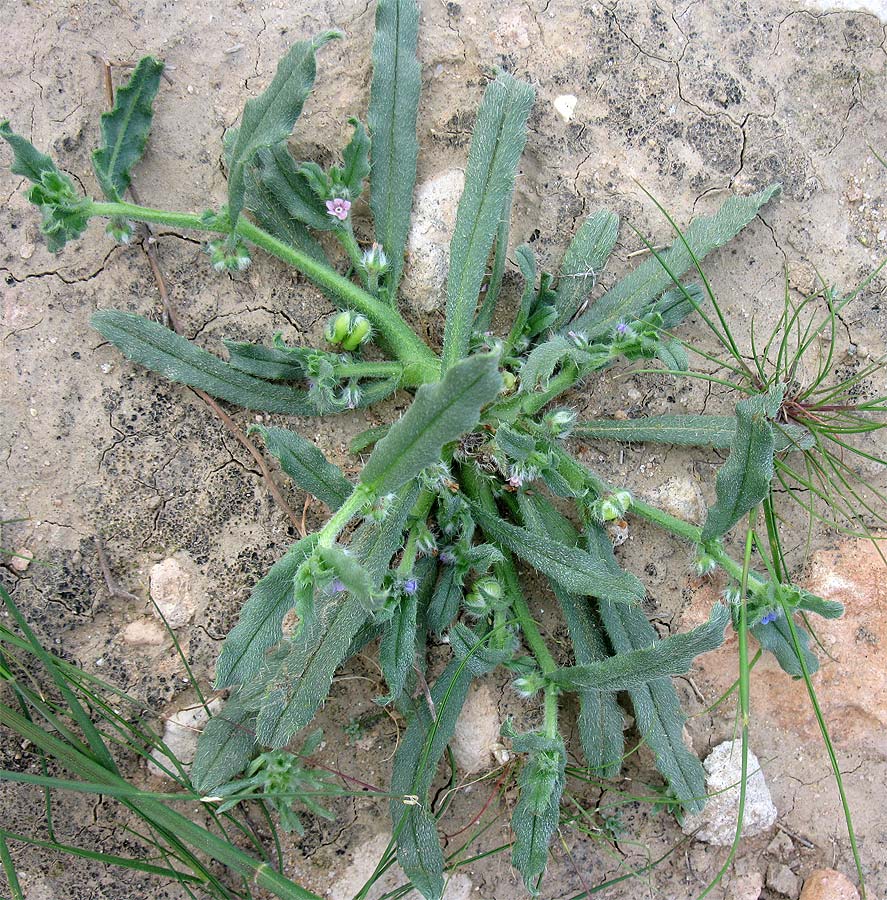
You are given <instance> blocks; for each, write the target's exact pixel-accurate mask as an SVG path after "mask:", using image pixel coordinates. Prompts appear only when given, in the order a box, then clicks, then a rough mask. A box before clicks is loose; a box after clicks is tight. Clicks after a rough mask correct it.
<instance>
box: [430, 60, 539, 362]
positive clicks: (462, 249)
mask: <svg viewBox="0 0 887 900" xmlns="http://www.w3.org/2000/svg"><path fill="white" fill-rule="evenodd" d="M533 96H534V93H533V89H532V88H531V87H530V85H528V84H525V83H524V82H522V81H517V80H516V79H514V78H512V77H511V76H510V75H507V74H505V73H501V74H500V75H499V77H498V78H496V80H495V81H494V82H492V83H491V84H490V85H489V87H488V88H487V90H486V92H485V93H484V99H483V102H482V103H481V105H480V109H479V110H478V113H477V124H476V125H475V126H474V134H473V136H472V139H471V150H470V151H469V154H468V168H467V170H466V172H465V190H464V191H463V192H462V197H461V199H460V200H459V208H458V210H457V213H456V227H455V230H454V232H453V239H452V241H451V242H450V271H449V275H448V277H447V317H446V328H445V330H444V345H443V354H442V366H443V370H444V371H446V370H447V369H448V368H449V367H450V366H452V365H454V364H455V363H456V362H457V361H458V360H460V359H462V357H464V356H465V354H466V353H467V352H468V339H469V338H470V336H471V327H472V323H473V321H474V312H475V308H476V307H477V298H478V294H479V293H480V287H481V283H482V282H483V279H484V273H485V272H486V268H487V260H488V258H489V255H490V249H491V247H492V246H493V239H494V238H495V236H496V231H497V229H498V228H499V222H500V219H501V216H502V211H503V209H504V208H505V206H506V204H507V203H508V198H509V197H510V196H511V192H512V190H513V189H514V177H515V173H516V171H517V165H518V162H519V160H520V156H521V153H523V150H524V144H525V143H526V140H527V130H526V127H527V117H528V116H529V114H530V107H531V106H532V105H533Z"/></svg>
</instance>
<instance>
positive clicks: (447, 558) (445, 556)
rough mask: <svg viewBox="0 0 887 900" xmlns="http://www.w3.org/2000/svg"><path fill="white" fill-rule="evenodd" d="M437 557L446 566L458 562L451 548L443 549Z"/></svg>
mask: <svg viewBox="0 0 887 900" xmlns="http://www.w3.org/2000/svg"><path fill="white" fill-rule="evenodd" d="M437 558H438V560H439V561H440V562H441V563H442V564H443V565H445V566H451V565H453V563H454V562H456V556H455V554H453V553H451V552H450V551H449V550H442V551H441V553H440V555H439V556H438V557H437Z"/></svg>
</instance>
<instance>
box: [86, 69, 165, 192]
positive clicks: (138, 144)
mask: <svg viewBox="0 0 887 900" xmlns="http://www.w3.org/2000/svg"><path fill="white" fill-rule="evenodd" d="M162 72H163V63H162V62H160V60H157V59H154V58H153V57H152V56H145V57H143V58H142V59H140V60H139V62H138V65H137V66H136V67H135V69H134V70H133V73H132V75H130V76H129V80H128V81H127V82H126V84H125V85H123V87H121V88H120V89H119V90H118V91H117V95H116V97H115V98H114V108H113V109H112V110H111V111H110V112H105V113H102V119H101V128H102V140H103V144H102V146H101V147H100V148H99V149H98V150H95V151H93V154H92V166H93V168H94V169H95V174H96V177H97V178H98V180H99V184H100V185H101V187H102V191H103V192H104V194H105V196H106V197H107V198H108V199H109V200H120V198H121V197H122V196H123V195H124V194H125V193H126V191H127V189H128V188H129V185H130V181H131V180H132V176H131V174H130V173H131V171H132V168H133V166H134V165H135V164H136V163H137V162H138V161H139V160H140V159H141V158H142V154H143V153H144V152H145V145H146V144H147V143H148V132H149V131H150V130H151V120H152V119H153V117H154V109H153V103H154V98H155V97H156V96H157V89H158V88H159V87H160V75H161V73H162Z"/></svg>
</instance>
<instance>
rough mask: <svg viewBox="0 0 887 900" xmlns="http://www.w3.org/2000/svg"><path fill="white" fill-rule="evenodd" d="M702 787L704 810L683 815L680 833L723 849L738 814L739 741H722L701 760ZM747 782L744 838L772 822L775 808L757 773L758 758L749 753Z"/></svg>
mask: <svg viewBox="0 0 887 900" xmlns="http://www.w3.org/2000/svg"><path fill="white" fill-rule="evenodd" d="M704 766H705V787H706V790H707V791H708V793H709V794H710V795H711V796H709V798H708V801H707V802H706V804H705V809H704V810H703V811H702V812H701V813H697V814H696V815H692V816H687V817H686V818H685V819H684V822H683V826H682V827H683V830H684V834H693V833H694V832H695V834H694V837H695V838H696V840H698V841H705V843H707V844H715V845H716V846H718V847H727V846H729V845H730V844H732V843H733V838H734V836H735V834H736V818H737V816H738V814H739V781H740V778H741V773H742V748H741V744H740V742H739V741H724V743H722V744H718V746H717V747H715V748H714V750H712V752H711V753H710V754H709V755H708V758H707V759H706V760H705V763H704ZM748 771H749V777H748V783H747V785H746V796H745V814H744V816H743V823H742V834H743V836H744V837H750V836H751V835H755V834H760V833H761V832H762V831H766V830H767V829H768V828H771V827H772V826H773V823H774V822H775V821H776V807H775V806H774V805H773V800H772V798H771V797H770V789H769V788H768V787H767V782H766V781H765V779H764V773H763V772H762V771H761V765H760V763H759V762H758V758H757V757H756V756H755V755H754V753H752V752H751V751H749V754H748Z"/></svg>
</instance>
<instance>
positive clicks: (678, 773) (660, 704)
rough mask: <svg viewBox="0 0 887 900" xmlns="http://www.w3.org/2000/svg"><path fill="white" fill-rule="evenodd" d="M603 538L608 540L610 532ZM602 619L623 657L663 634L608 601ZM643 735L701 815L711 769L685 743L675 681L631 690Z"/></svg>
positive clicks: (638, 614)
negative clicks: (707, 777)
mask: <svg viewBox="0 0 887 900" xmlns="http://www.w3.org/2000/svg"><path fill="white" fill-rule="evenodd" d="M603 539H604V540H607V537H606V534H604V535H603ZM599 611H600V615H601V621H602V622H603V624H604V629H605V630H606V632H607V637H608V638H609V639H610V644H611V646H612V647H613V650H614V651H615V652H616V653H617V654H620V655H621V654H624V653H631V652H633V651H635V650H636V649H638V648H643V647H649V646H650V645H654V644H655V643H656V642H657V641H658V636H657V634H656V632H655V631H654V630H653V627H652V626H651V625H650V623H649V622H648V621H647V619H646V617H645V616H644V614H643V612H642V611H641V610H640V609H638V608H637V607H632V606H626V605H625V604H620V603H609V602H603V603H601V604H600V606H599ZM629 695H630V697H631V703H632V706H633V708H634V713H635V721H636V723H637V728H638V731H639V732H640V733H641V735H642V737H643V738H644V741H645V742H646V743H647V745H648V746H649V747H650V749H651V750H652V751H653V754H654V756H655V757H656V768H657V769H659V771H660V772H661V773H662V775H663V776H664V777H665V779H666V781H667V782H668V784H669V787H670V788H671V790H672V792H673V794H674V795H675V797H677V798H678V800H680V802H681V803H682V804H683V806H684V807H685V808H686V809H687V810H688V812H698V811H699V810H701V809H702V806H703V804H704V802H705V771H704V770H703V768H702V764H701V763H700V762H699V760H698V759H697V758H696V757H695V756H694V755H693V754H692V753H691V752H690V751H689V750H688V749H687V747H686V745H685V744H684V740H683V728H684V714H683V712H682V710H681V703H680V700H679V699H678V695H677V692H676V691H675V689H674V685H673V684H672V683H671V679H670V678H659V679H657V680H655V681H650V682H648V683H646V684H643V685H640V686H638V687H635V688H632V689H631V690H630V691H629Z"/></svg>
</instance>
